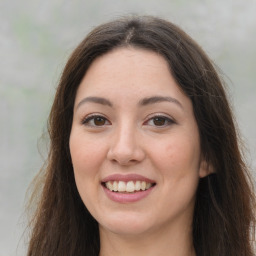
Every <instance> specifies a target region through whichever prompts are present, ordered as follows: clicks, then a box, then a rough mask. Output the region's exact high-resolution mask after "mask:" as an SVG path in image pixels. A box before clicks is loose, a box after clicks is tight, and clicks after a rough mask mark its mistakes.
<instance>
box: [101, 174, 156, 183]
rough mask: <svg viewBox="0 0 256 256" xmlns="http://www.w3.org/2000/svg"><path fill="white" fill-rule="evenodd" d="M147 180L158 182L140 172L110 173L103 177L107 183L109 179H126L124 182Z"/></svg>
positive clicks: (103, 180)
mask: <svg viewBox="0 0 256 256" xmlns="http://www.w3.org/2000/svg"><path fill="white" fill-rule="evenodd" d="M137 180H139V181H146V182H148V183H156V182H155V181H154V180H152V179H149V178H147V177H145V176H142V175H139V174H126V175H123V174H112V175H109V176H107V177H105V178H104V179H102V181H101V182H103V183H105V182H108V181H124V182H128V181H137Z"/></svg>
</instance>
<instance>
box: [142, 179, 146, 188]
mask: <svg viewBox="0 0 256 256" xmlns="http://www.w3.org/2000/svg"><path fill="white" fill-rule="evenodd" d="M141 189H142V190H145V189H146V182H145V181H142V182H141Z"/></svg>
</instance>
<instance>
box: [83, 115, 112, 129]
mask: <svg viewBox="0 0 256 256" xmlns="http://www.w3.org/2000/svg"><path fill="white" fill-rule="evenodd" d="M82 124H83V125H86V126H91V127H93V126H94V127H97V126H104V125H109V124H110V122H109V121H108V120H107V119H106V118H105V117H103V116H98V115H92V116H89V117H87V118H85V120H83V122H82Z"/></svg>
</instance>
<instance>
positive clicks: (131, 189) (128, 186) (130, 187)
mask: <svg viewBox="0 0 256 256" xmlns="http://www.w3.org/2000/svg"><path fill="white" fill-rule="evenodd" d="M126 192H134V183H133V181H129V182H127V184H126Z"/></svg>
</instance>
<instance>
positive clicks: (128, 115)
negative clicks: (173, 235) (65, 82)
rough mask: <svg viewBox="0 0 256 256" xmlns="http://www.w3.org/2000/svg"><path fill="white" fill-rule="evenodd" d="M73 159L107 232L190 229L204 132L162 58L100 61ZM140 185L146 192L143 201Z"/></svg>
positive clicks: (122, 54)
mask: <svg viewBox="0 0 256 256" xmlns="http://www.w3.org/2000/svg"><path fill="white" fill-rule="evenodd" d="M106 101H107V102H109V103H110V104H104V102H106ZM99 116H100V117H101V118H104V120H105V121H104V122H101V123H100V124H103V125H99V123H97V122H95V120H96V119H95V118H96V117H99ZM156 117H158V118H159V117H160V118H162V119H161V120H163V121H161V122H160V123H159V122H158V123H157V122H155V121H154V120H156V119H155V118H156ZM81 120H84V121H83V123H81ZM156 124H158V125H156ZM70 153H71V158H72V163H73V167H74V175H75V180H76V185H77V188H78V191H79V194H80V196H81V198H82V200H83V202H84V204H85V206H86V207H87V208H88V210H89V211H90V213H91V214H92V215H93V216H94V218H95V219H96V220H97V221H98V222H99V225H100V231H101V232H114V233H117V234H133V235H134V234H143V233H146V232H155V231H156V230H158V231H161V230H165V229H166V228H169V227H170V226H172V225H174V222H175V223H176V224H175V225H177V227H179V228H181V229H182V228H185V227H187V226H189V225H191V221H192V216H193V209H194V201H195V194H196V189H197V185H198V180H199V173H200V172H202V170H201V168H202V166H203V165H202V164H201V157H200V156H201V151H200V141H199V131H198V127H197V124H196V121H195V117H194V114H193V107H192V103H191V101H190V99H189V98H188V97H187V96H186V95H185V94H184V93H183V92H182V91H181V89H180V87H179V86H178V85H177V83H176V81H175V80H174V78H173V77H172V75H171V73H170V71H169V67H168V64H167V62H166V61H165V59H164V58H163V57H161V56H160V55H158V54H156V53H154V52H151V51H146V50H139V49H133V48H120V49H116V50H114V51H112V52H110V53H107V54H105V55H103V56H101V57H99V58H97V59H96V60H94V62H93V63H92V65H91V66H90V68H89V69H88V71H87V72H86V75H85V76H84V78H83V80H82V82H81V84H80V85H79V88H78V91H77V95H76V99H75V104H74V117H73V123H72V130H71V134H70ZM109 177H111V179H110V178H109ZM113 177H114V178H113ZM108 179H109V180H110V181H108ZM122 179H123V180H122ZM129 179H132V181H133V183H134V185H133V183H129V185H127V184H128V181H129ZM136 180H138V181H139V182H143V181H144V180H145V186H148V188H147V189H144V190H143V191H144V192H143V191H140V192H138V191H137V192H138V193H137V192H136V191H135V187H134V186H135V183H136ZM114 181H116V182H117V184H118V186H119V185H120V187H118V188H117V189H118V190H117V191H115V192H114V191H112V190H111V189H114V188H113V187H112V186H115V185H114ZM147 183H148V184H147ZM107 186H109V187H107ZM122 186H125V187H124V189H128V188H127V187H128V186H129V189H131V191H133V192H132V193H131V192H129V193H130V194H129V193H128V192H127V191H126V192H121V190H122V189H123V187H122ZM138 186H141V187H139V188H140V189H142V187H143V186H144V185H143V184H142V183H140V184H139V185H138ZM147 190H148V191H147ZM136 193H137V194H136ZM139 193H141V194H139ZM140 195H145V196H143V197H142V196H140ZM152 206H154V207H152ZM131 223H132V225H131Z"/></svg>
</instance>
